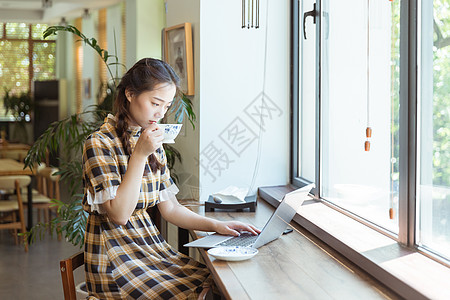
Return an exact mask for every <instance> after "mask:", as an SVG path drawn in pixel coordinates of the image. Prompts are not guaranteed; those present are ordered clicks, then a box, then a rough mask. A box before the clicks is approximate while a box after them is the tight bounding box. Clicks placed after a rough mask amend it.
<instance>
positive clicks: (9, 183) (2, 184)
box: [0, 175, 31, 190]
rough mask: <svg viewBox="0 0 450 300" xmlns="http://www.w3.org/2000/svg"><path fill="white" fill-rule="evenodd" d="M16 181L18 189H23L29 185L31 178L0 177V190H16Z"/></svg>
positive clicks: (24, 176) (25, 176)
mask: <svg viewBox="0 0 450 300" xmlns="http://www.w3.org/2000/svg"><path fill="white" fill-rule="evenodd" d="M16 181H17V182H18V183H17V184H18V186H19V188H23V187H26V186H28V185H29V184H30V182H31V177H30V176H27V175H14V176H13V175H11V176H0V189H2V190H13V189H15V188H16Z"/></svg>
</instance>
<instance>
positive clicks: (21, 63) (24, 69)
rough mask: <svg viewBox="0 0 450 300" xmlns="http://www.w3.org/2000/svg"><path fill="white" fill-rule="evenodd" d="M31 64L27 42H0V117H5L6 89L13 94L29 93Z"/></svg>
mask: <svg viewBox="0 0 450 300" xmlns="http://www.w3.org/2000/svg"><path fill="white" fill-rule="evenodd" d="M29 64H30V62H29V59H28V42H27V41H7V40H3V41H0V82H1V85H2V86H1V89H0V102H1V103H0V117H1V116H4V115H5V110H4V107H3V96H4V94H5V91H4V88H7V89H8V90H11V93H13V94H19V93H20V92H22V91H28V80H29V76H28V66H29Z"/></svg>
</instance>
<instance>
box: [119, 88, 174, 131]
mask: <svg viewBox="0 0 450 300" xmlns="http://www.w3.org/2000/svg"><path fill="white" fill-rule="evenodd" d="M175 93H176V87H175V85H174V84H173V83H160V84H157V85H156V86H155V88H154V89H153V90H152V91H147V92H143V93H141V94H140V95H139V96H135V95H133V94H132V93H130V92H128V91H126V92H125V95H126V96H127V100H128V101H129V102H130V114H131V118H132V120H130V122H131V124H130V125H132V126H140V127H143V128H147V127H148V126H149V125H150V124H151V123H154V122H158V121H159V120H160V119H162V118H163V117H164V115H165V113H166V112H167V109H168V108H169V107H170V105H171V104H172V101H173V98H174V97H175Z"/></svg>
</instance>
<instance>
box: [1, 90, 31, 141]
mask: <svg viewBox="0 0 450 300" xmlns="http://www.w3.org/2000/svg"><path fill="white" fill-rule="evenodd" d="M4 90H5V96H4V97H3V105H4V107H5V109H6V114H8V113H11V114H12V115H13V117H14V119H15V126H14V130H13V134H12V137H11V140H20V141H23V142H25V143H26V142H27V141H28V133H27V130H26V128H25V125H26V123H27V122H29V121H30V119H31V118H30V115H31V111H32V110H33V102H32V98H31V94H30V92H29V91H27V92H21V93H19V94H12V93H11V90H10V89H8V88H6V87H5V88H4Z"/></svg>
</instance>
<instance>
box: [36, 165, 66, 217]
mask: <svg viewBox="0 0 450 300" xmlns="http://www.w3.org/2000/svg"><path fill="white" fill-rule="evenodd" d="M56 172H58V169H57V168H51V167H44V168H41V169H39V170H38V174H37V190H38V192H39V193H38V194H37V195H36V196H35V195H33V206H35V207H37V209H38V221H40V215H41V214H40V212H41V209H42V210H43V211H44V221H45V222H49V221H50V214H51V213H52V212H53V213H55V214H56V213H57V212H56V207H52V206H51V202H50V201H51V200H52V199H56V200H61V195H60V191H59V180H60V178H61V176H60V175H55V173H56ZM35 199H36V200H35Z"/></svg>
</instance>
